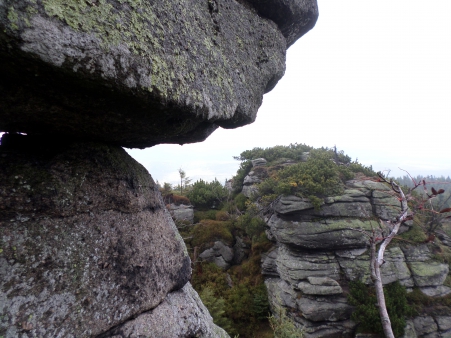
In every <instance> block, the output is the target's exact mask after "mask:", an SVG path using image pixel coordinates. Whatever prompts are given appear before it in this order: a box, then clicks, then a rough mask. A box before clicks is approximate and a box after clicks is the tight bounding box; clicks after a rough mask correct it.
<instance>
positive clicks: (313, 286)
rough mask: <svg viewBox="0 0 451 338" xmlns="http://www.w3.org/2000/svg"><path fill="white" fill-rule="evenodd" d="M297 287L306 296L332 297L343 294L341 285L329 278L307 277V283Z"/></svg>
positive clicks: (301, 283)
mask: <svg viewBox="0 0 451 338" xmlns="http://www.w3.org/2000/svg"><path fill="white" fill-rule="evenodd" d="M297 287H298V289H299V290H301V291H302V293H303V294H306V295H318V296H330V295H339V294H342V293H343V289H342V288H341V286H340V284H339V283H338V282H337V281H336V280H334V279H332V278H329V277H307V282H300V283H299V284H298V285H297Z"/></svg>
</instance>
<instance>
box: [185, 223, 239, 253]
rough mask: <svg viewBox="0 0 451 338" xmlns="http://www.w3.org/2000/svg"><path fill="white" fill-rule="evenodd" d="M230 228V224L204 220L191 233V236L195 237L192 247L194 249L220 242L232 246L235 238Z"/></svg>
mask: <svg viewBox="0 0 451 338" xmlns="http://www.w3.org/2000/svg"><path fill="white" fill-rule="evenodd" d="M230 227H231V226H230V223H229V222H220V221H212V220H202V221H200V223H199V224H196V225H195V226H194V227H193V230H192V231H191V235H192V236H193V239H192V241H191V245H192V246H193V247H194V246H202V245H207V244H209V243H211V242H215V241H219V240H221V241H223V242H224V243H226V244H228V245H231V244H232V243H233V236H232V233H231V232H230Z"/></svg>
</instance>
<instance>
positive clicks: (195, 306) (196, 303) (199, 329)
mask: <svg viewBox="0 0 451 338" xmlns="http://www.w3.org/2000/svg"><path fill="white" fill-rule="evenodd" d="M149 334H150V336H149ZM119 337H121V338H122V337H167V338H171V337H199V338H211V337H215V338H229V335H228V334H227V333H226V332H225V331H224V330H223V329H221V328H220V327H218V326H216V325H215V324H213V319H212V318H211V316H210V313H209V312H208V310H207V308H206V307H205V306H204V305H203V304H202V301H201V300H200V298H199V295H198V294H197V292H196V291H194V289H193V288H192V286H191V284H190V283H187V284H186V285H185V286H184V287H183V288H182V289H180V290H178V291H174V292H171V293H169V294H168V295H167V297H166V298H165V299H164V301H163V302H162V303H161V304H160V305H159V306H158V307H157V308H155V309H154V310H151V311H149V312H146V313H143V314H141V315H139V316H138V317H137V318H135V319H132V320H130V321H128V322H126V323H125V324H123V325H119V326H118V327H115V328H113V329H112V330H110V331H108V332H107V333H105V334H102V335H101V336H100V337H98V338H119Z"/></svg>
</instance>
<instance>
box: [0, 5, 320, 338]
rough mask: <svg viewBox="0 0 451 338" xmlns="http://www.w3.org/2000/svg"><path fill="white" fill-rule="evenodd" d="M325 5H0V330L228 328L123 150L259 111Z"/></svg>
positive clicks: (83, 332)
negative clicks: (201, 293)
mask: <svg viewBox="0 0 451 338" xmlns="http://www.w3.org/2000/svg"><path fill="white" fill-rule="evenodd" d="M317 14H318V13H317V6H316V1H314V0H308V1H295V0H291V1H278V0H271V1H265V2H262V3H258V2H255V3H254V2H246V1H241V0H240V1H235V0H226V1H216V0H205V1H197V0H196V1H195V0H185V1H174V0H169V1H163V2H155V1H148V0H124V1H115V0H99V1H78V0H69V1H66V0H64V1H63V0H43V1H30V0H19V1H16V0H14V1H13V0H6V1H0V61H1V62H0V132H9V133H11V134H6V135H5V136H4V137H3V139H2V144H1V146H0V155H1V157H0V223H1V226H0V232H1V238H2V242H1V247H0V271H1V273H0V336H5V337H19V336H20V337H36V336H37V337H96V336H97V337H110V336H111V337H134V336H149V337H161V338H164V337H194V336H196V337H226V336H227V334H226V333H225V332H224V331H223V330H221V329H220V328H218V327H216V326H215V325H214V324H213V323H212V319H211V317H210V315H209V314H208V311H207V310H206V309H205V307H204V306H203V305H202V303H201V302H200V300H199V298H198V296H197V294H196V293H195V291H194V290H193V289H192V288H191V286H190V284H189V283H188V281H189V279H190V274H191V266H190V260H189V256H188V254H187V252H186V248H185V246H184V244H183V242H182V241H181V239H180V236H179V235H178V232H177V230H176V228H175V226H174V223H173V221H172V219H171V217H170V215H169V213H168V211H167V210H166V208H165V206H164V203H163V201H162V199H161V196H160V194H159V192H158V191H157V189H156V188H155V184H154V182H153V180H152V178H151V177H150V175H149V174H148V173H147V172H146V171H145V169H144V168H143V167H142V166H140V165H139V164H137V163H136V162H135V161H133V160H132V159H131V158H130V157H129V156H128V155H127V154H126V153H125V152H124V151H123V150H122V149H121V148H120V147H119V146H127V147H141V148H142V147H147V146H152V145H155V144H159V143H180V144H183V143H187V142H196V141H201V140H203V139H205V138H206V137H207V136H208V135H209V134H210V133H211V132H212V131H214V130H215V129H216V128H217V127H218V126H221V127H224V128H234V127H237V126H242V125H244V124H247V123H250V122H252V121H253V120H254V119H255V116H256V112H257V109H258V107H259V106H260V104H261V101H262V95H263V94H264V93H265V92H267V91H269V90H271V89H272V88H273V87H274V86H275V85H276V83H277V81H278V80H279V79H280V78H281V76H282V75H283V73H284V70H285V51H286V48H287V46H288V45H290V44H292V43H293V42H294V41H295V40H296V39H297V38H298V37H300V36H301V35H302V34H304V33H305V32H306V31H308V30H309V29H310V28H311V27H313V25H314V23H315V21H316V18H317ZM14 133H26V134H27V135H26V136H25V135H16V134H14Z"/></svg>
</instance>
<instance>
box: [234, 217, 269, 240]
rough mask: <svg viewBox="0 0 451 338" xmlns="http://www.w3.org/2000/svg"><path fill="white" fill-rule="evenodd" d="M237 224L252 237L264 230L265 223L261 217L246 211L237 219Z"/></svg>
mask: <svg viewBox="0 0 451 338" xmlns="http://www.w3.org/2000/svg"><path fill="white" fill-rule="evenodd" d="M237 226H238V227H239V228H240V229H242V230H244V232H245V233H246V234H247V235H248V236H249V237H250V238H251V239H253V238H254V237H258V236H259V235H260V234H261V233H262V232H264V231H265V228H266V223H265V222H264V221H263V220H262V219H260V218H258V217H252V216H251V215H249V214H248V213H246V214H244V215H242V216H241V217H240V218H239V219H238V222H237Z"/></svg>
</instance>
